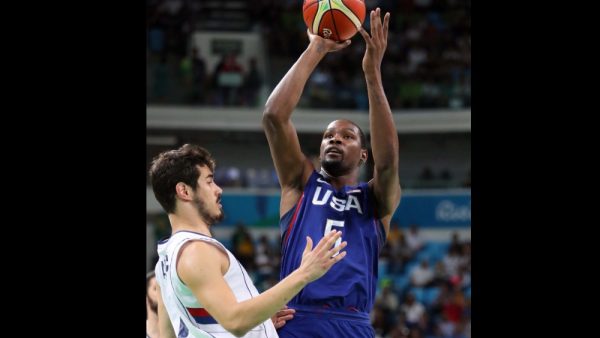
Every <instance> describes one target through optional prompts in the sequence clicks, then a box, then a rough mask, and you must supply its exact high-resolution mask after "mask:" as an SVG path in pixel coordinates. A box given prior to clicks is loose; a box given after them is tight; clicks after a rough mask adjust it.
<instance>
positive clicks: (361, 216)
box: [279, 171, 385, 329]
mask: <svg viewBox="0 0 600 338" xmlns="http://www.w3.org/2000/svg"><path fill="white" fill-rule="evenodd" d="M369 190H370V189H369V186H368V183H360V184H359V185H357V186H345V187H343V189H341V190H339V191H336V189H335V188H334V187H333V186H332V185H331V184H329V183H328V182H326V181H325V179H324V178H323V176H322V175H321V174H320V173H318V172H316V171H314V172H313V173H312V174H311V176H310V178H309V180H308V182H307V183H306V186H305V188H304V192H303V194H302V196H301V197H300V200H299V201H298V203H297V204H296V206H295V207H294V208H292V209H291V210H290V211H288V212H287V213H286V214H285V215H284V216H283V217H282V218H281V220H280V224H279V225H280V230H281V236H282V261H281V272H280V277H281V279H283V278H285V277H286V276H287V275H289V274H290V273H292V272H293V271H294V270H295V269H297V268H298V267H299V266H300V262H301V261H302V252H303V251H304V248H305V246H306V236H310V237H311V239H312V240H313V244H314V245H316V244H317V243H318V242H319V241H320V240H321V238H323V236H324V235H325V233H328V232H329V231H331V230H338V231H341V232H342V239H341V240H338V241H339V242H338V243H336V245H337V244H339V243H340V242H341V241H346V242H348V245H347V246H346V248H345V249H344V250H345V251H346V257H344V259H342V260H341V261H340V262H338V263H337V264H335V265H334V266H333V267H332V268H331V269H330V270H329V271H328V272H327V273H325V275H324V276H323V277H321V278H319V279H317V280H316V281H314V282H312V283H309V284H308V285H307V286H306V287H304V289H302V291H300V293H298V294H297V295H296V296H295V297H294V298H292V300H291V301H290V302H289V304H288V305H289V306H290V307H292V308H299V309H303V310H309V309H318V311H319V312H323V311H325V312H328V310H327V309H330V310H331V312H330V313H332V314H334V313H349V314H352V313H354V314H356V315H360V316H359V317H361V318H367V319H368V314H369V312H370V311H371V309H372V307H373V303H374V300H375V288H376V285H377V262H378V257H379V252H380V250H381V248H382V247H383V245H384V243H385V230H384V228H383V224H382V223H381V221H380V220H379V219H378V218H377V215H375V210H374V203H375V201H374V200H373V197H372V192H371V191H369ZM365 314H366V316H365ZM285 326H290V327H289V328H288V329H292V328H291V326H294V320H290V321H289V322H288V323H286V325H285ZM285 326H284V327H285Z"/></svg>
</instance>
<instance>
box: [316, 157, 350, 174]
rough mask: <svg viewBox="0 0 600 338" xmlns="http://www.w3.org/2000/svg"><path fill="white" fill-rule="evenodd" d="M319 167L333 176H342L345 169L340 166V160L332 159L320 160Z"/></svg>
mask: <svg viewBox="0 0 600 338" xmlns="http://www.w3.org/2000/svg"><path fill="white" fill-rule="evenodd" d="M321 168H323V169H325V171H326V172H327V173H329V174H330V175H331V176H334V177H337V176H342V175H344V174H345V172H344V171H345V170H344V167H343V166H342V161H341V160H333V161H328V160H322V161H321Z"/></svg>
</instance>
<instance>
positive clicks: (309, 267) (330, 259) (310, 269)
mask: <svg viewBox="0 0 600 338" xmlns="http://www.w3.org/2000/svg"><path fill="white" fill-rule="evenodd" d="M341 236H342V232H341V231H337V230H332V231H331V232H329V233H328V234H327V235H325V236H324V237H323V238H321V240H320V241H319V243H318V244H317V246H316V247H315V249H314V250H312V246H313V243H312V239H311V238H310V237H308V236H307V237H306V247H305V248H304V252H303V253H302V262H301V263H300V267H299V268H298V269H303V270H304V272H305V273H306V274H307V276H308V280H309V282H312V281H314V280H316V279H318V278H319V277H321V276H323V275H324V274H325V273H326V272H327V271H328V270H329V269H330V268H331V267H332V266H333V264H335V263H337V262H339V261H341V260H342V259H343V258H344V257H345V256H346V251H343V252H340V250H342V249H343V248H345V247H346V245H348V242H345V241H344V242H342V243H340V244H339V245H338V246H336V247H335V248H332V246H333V244H334V243H335V242H336V241H337V240H338V238H340V237H341ZM338 253H339V254H338Z"/></svg>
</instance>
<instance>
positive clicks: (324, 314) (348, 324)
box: [277, 306, 375, 338]
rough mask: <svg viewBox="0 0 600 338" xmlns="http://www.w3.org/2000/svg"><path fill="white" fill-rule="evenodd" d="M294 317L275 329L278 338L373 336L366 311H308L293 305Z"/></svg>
mask: <svg viewBox="0 0 600 338" xmlns="http://www.w3.org/2000/svg"><path fill="white" fill-rule="evenodd" d="M290 308H295V309H296V313H295V314H294V319H292V320H289V321H288V322H287V323H285V325H284V326H283V327H282V328H280V329H279V330H277V333H278V334H279V338H374V337H375V330H373V326H371V320H370V319H369V315H368V314H366V313H351V312H345V313H340V312H335V311H331V310H323V309H319V310H318V311H310V310H306V309H299V308H297V307H295V306H290Z"/></svg>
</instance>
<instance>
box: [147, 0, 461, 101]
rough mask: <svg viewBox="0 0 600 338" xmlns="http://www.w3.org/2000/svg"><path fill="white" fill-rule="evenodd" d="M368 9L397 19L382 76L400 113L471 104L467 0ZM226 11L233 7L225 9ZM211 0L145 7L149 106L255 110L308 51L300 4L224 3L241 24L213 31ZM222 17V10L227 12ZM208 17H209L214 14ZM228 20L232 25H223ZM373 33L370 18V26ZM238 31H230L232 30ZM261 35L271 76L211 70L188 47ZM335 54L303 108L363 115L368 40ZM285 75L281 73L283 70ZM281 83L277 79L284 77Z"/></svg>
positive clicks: (229, 61) (229, 63)
mask: <svg viewBox="0 0 600 338" xmlns="http://www.w3.org/2000/svg"><path fill="white" fill-rule="evenodd" d="M365 3H366V7H367V9H374V8H376V7H380V8H381V9H382V12H386V11H389V12H390V13H391V14H392V19H391V20H390V31H389V36H388V48H387V52H386V56H385V59H384V62H383V64H382V73H383V74H385V75H384V78H383V81H384V87H385V90H386V93H387V96H388V99H389V101H390V105H391V107H392V108H393V109H398V108H450V109H461V108H466V107H470V105H471V28H470V25H471V24H470V0H366V1H365ZM228 4H229V5H230V6H228ZM209 6H213V2H211V1H200V0H147V32H148V44H147V45H148V58H147V79H148V88H147V94H148V95H147V97H148V102H149V103H170V104H190V105H211V106H248V107H255V106H258V105H260V104H262V102H261V101H260V97H259V89H260V88H261V87H262V86H266V87H267V89H268V91H270V90H271V89H272V88H273V86H274V84H276V83H277V81H279V78H273V77H274V76H271V75H272V74H282V73H284V72H285V71H286V70H287V68H289V67H290V66H291V65H292V64H293V62H294V61H295V60H296V59H297V58H298V56H299V55H300V54H301V53H302V52H303V50H304V49H305V48H306V45H307V41H308V40H307V38H306V25H305V23H304V21H303V18H302V1H301V0H287V1H281V0H256V1H241V0H220V1H219V6H221V7H219V8H228V7H229V8H236V11H237V12H236V13H233V14H235V15H237V19H236V22H241V23H242V25H236V26H231V25H230V26H231V27H230V26H227V25H225V24H224V25H221V26H217V27H214V25H213V26H211V25H209V24H208V23H210V17H208V16H207V15H208V14H210V13H215V12H218V11H216V10H214V11H212V12H211V11H210V10H209ZM221 12H224V10H221ZM207 13H208V14H207ZM225 21H226V20H225ZM364 26H365V28H366V29H367V30H368V29H369V19H368V15H367V18H366V19H365V23H364ZM232 27H233V28H232ZM211 29H212V30H215V29H217V30H221V31H222V30H224V29H235V30H237V31H251V32H257V33H258V34H260V35H261V37H262V38H263V41H265V42H266V49H267V51H266V53H265V54H266V55H268V58H269V62H268V65H269V67H267V70H266V73H265V74H263V73H261V72H260V71H259V70H258V68H257V67H256V60H253V61H250V63H249V65H247V66H246V67H244V65H242V64H240V62H239V61H237V59H236V57H237V55H235V54H227V55H222V60H221V62H220V63H219V64H218V65H217V66H216V67H214V69H208V68H207V64H206V60H204V59H203V58H202V57H201V55H200V53H199V51H198V49H197V48H194V47H192V46H191V43H190V42H191V36H192V34H193V32H195V31H207V30H211ZM353 39H354V40H355V41H354V42H355V43H353V44H352V45H350V47H348V48H347V49H346V50H344V51H343V52H340V53H332V54H330V55H328V56H327V57H326V58H325V59H324V60H323V61H322V62H321V63H320V65H319V66H318V68H317V69H316V70H315V72H314V73H313V74H312V76H311V78H310V79H309V82H308V84H307V86H306V88H305V94H304V95H303V97H302V100H301V102H300V105H299V106H300V107H305V108H345V109H358V110H366V109H367V107H368V100H367V97H366V88H365V83H364V78H363V74H362V69H361V60H362V56H363V53H364V42H362V41H360V40H362V37H361V36H360V35H359V34H357V35H356V36H355V37H354V38H353ZM278 67H279V68H278ZM278 76H279V75H278Z"/></svg>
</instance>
